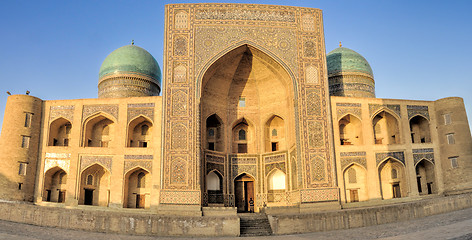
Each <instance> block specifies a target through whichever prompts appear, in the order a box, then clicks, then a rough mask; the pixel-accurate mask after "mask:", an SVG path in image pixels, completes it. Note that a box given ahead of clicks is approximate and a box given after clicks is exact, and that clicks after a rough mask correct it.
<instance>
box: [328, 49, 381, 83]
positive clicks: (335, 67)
mask: <svg viewBox="0 0 472 240" xmlns="http://www.w3.org/2000/svg"><path fill="white" fill-rule="evenodd" d="M326 62H327V66H328V75H331V74H335V73H340V72H361V73H366V74H369V75H371V76H372V77H373V76H374V74H373V73H372V68H371V67H370V65H369V63H368V62H367V60H365V58H364V57H363V56H362V55H360V54H359V53H357V52H355V51H353V50H351V49H349V48H345V47H339V48H336V49H334V50H333V51H331V52H329V53H328V55H326Z"/></svg>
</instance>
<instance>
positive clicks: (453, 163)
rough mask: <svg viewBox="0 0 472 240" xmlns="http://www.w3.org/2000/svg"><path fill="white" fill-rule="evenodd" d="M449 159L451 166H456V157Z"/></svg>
mask: <svg viewBox="0 0 472 240" xmlns="http://www.w3.org/2000/svg"><path fill="white" fill-rule="evenodd" d="M449 160H450V161H451V167H452V168H458V167H459V164H458V162H457V157H450V158H449Z"/></svg>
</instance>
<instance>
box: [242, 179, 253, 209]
mask: <svg viewBox="0 0 472 240" xmlns="http://www.w3.org/2000/svg"><path fill="white" fill-rule="evenodd" d="M244 183H245V190H246V192H245V195H246V201H245V211H246V212H254V206H253V207H252V209H251V204H250V201H251V200H252V202H253V204H254V202H255V199H254V182H252V181H250V182H244Z"/></svg>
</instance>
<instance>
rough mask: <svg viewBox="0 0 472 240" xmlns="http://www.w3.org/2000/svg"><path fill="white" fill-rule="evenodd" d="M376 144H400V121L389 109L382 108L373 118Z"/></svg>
mask: <svg viewBox="0 0 472 240" xmlns="http://www.w3.org/2000/svg"><path fill="white" fill-rule="evenodd" d="M372 127H373V132H374V142H375V144H400V143H401V132H400V119H399V117H398V116H397V115H396V113H393V112H392V111H391V110H389V109H384V108H382V109H381V110H379V111H377V112H376V114H374V115H373V117H372Z"/></svg>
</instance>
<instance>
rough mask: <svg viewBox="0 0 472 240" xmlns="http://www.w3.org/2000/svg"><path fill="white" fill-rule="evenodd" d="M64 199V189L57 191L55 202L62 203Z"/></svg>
mask: <svg viewBox="0 0 472 240" xmlns="http://www.w3.org/2000/svg"><path fill="white" fill-rule="evenodd" d="M65 199H66V191H59V197H58V199H57V202H59V203H63V202H64V201H65Z"/></svg>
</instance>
